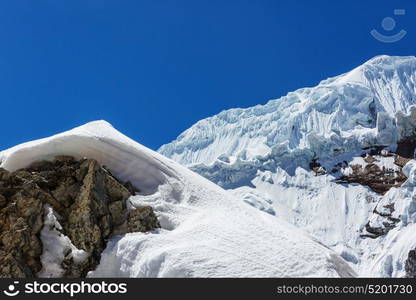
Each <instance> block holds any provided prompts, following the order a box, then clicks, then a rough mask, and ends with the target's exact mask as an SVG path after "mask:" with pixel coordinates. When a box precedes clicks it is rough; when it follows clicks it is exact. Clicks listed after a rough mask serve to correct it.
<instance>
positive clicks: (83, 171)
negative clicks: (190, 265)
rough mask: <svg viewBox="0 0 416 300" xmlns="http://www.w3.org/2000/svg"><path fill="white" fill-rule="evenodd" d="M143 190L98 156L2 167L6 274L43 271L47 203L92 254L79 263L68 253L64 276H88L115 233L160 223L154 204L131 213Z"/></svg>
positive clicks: (1, 257)
mask: <svg viewBox="0 0 416 300" xmlns="http://www.w3.org/2000/svg"><path fill="white" fill-rule="evenodd" d="M137 191H138V189H137V188H135V187H134V186H133V185H132V184H131V183H129V182H128V183H122V182H119V181H118V180H117V179H116V178H115V177H113V175H112V174H111V172H110V171H109V170H108V169H106V168H104V167H101V166H100V165H99V164H98V162H97V161H96V160H94V159H82V160H75V159H74V158H73V157H70V156H58V157H56V158H55V159H54V160H53V161H41V162H36V163H33V164H32V165H30V166H29V167H28V168H25V169H20V170H17V171H15V172H13V173H9V172H8V171H6V170H4V169H0V266H1V267H0V272H1V273H0V277H35V276H36V274H37V273H38V272H39V271H40V270H41V269H42V265H41V261H40V255H41V254H42V243H41V240H40V239H39V235H40V231H41V230H42V226H43V221H44V205H50V206H51V207H52V208H53V210H54V211H55V212H56V213H57V214H59V215H60V217H61V218H60V220H59V223H60V225H61V227H62V234H64V235H66V236H68V237H69V239H70V240H71V242H72V244H73V245H74V246H75V247H76V248H77V249H80V250H84V251H85V252H86V253H87V254H88V257H87V258H86V259H85V260H83V261H78V260H77V261H75V260H74V259H73V255H72V253H71V251H69V252H68V253H66V256H65V259H64V261H63V262H62V268H63V269H64V271H65V272H64V277H84V276H85V275H86V274H87V272H88V271H90V270H93V269H94V268H95V267H96V266H97V264H98V263H99V261H100V256H101V252H102V251H103V250H104V248H105V246H106V241H107V239H108V238H110V237H111V236H113V235H115V234H124V233H127V232H135V231H140V232H145V231H148V230H151V229H153V228H158V227H160V225H159V222H158V220H157V218H156V216H155V215H154V213H153V209H152V208H151V207H150V206H144V207H138V208H137V209H135V210H132V211H131V212H130V213H129V212H128V211H127V205H126V200H127V199H128V198H129V197H130V196H131V195H132V194H134V193H136V192H137Z"/></svg>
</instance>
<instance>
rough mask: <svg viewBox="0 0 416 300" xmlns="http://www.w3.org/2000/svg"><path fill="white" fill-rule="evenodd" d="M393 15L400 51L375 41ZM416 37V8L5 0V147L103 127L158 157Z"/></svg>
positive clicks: (1, 144) (193, 0)
mask: <svg viewBox="0 0 416 300" xmlns="http://www.w3.org/2000/svg"><path fill="white" fill-rule="evenodd" d="M395 8H403V9H406V10H407V14H406V15H404V16H394V15H393V9H395ZM388 16H391V17H394V18H395V20H396V21H397V27H396V28H395V30H393V31H391V32H393V33H396V32H398V31H399V30H400V29H402V28H403V29H405V30H407V31H408V35H407V36H406V37H405V38H404V39H403V40H401V41H399V42H397V43H394V44H384V43H380V42H378V41H376V40H375V39H373V38H372V37H371V36H370V33H369V32H370V30H371V29H373V28H375V29H378V30H379V31H380V32H381V33H386V31H383V28H382V27H381V21H382V20H383V18H385V17H388ZM415 37H416V1H413V0H408V1H393V0H389V1H382V0H372V1H371V0H366V1H364V0H360V1H358V0H349V1H323V0H319V1H318V0H315V1H314V0H304V1H294V0H290V1H289V0H285V1H283V0H264V1H260V0H255V1H254V0H251V1H245V0H220V1H217V0H206V1H205V0H188V1H185V0H183V1H180V0H179V1H178V0H175V1H173V0H171V1H169V0H164V1H162V0H142V1H139V0H135V1H129V0H123V1H116V0H112V1H104V0H95V1H88V0H65V1H63V0H48V1H47V0H36V1H34V0H31V1H24V0H13V1H12V0H9V1H6V0H4V1H0V41H1V46H0V103H1V106H0V112H1V117H0V130H1V135H0V136H1V138H0V149H5V148H7V147H10V146H13V145H15V144H17V143H20V142H23V141H28V140H32V139H35V138H40V137H44V136H48V135H51V134H53V133H57V132H60V131H63V130H67V129H70V128H72V127H74V126H77V125H81V124H83V123H85V122H88V121H92V120H96V119H105V120H107V121H109V122H110V123H112V124H113V125H114V126H115V127H116V128H118V129H119V130H121V131H122V132H124V133H125V134H127V135H129V136H130V137H132V138H134V139H135V140H137V141H139V142H140V143H142V144H144V145H146V146H148V147H150V148H153V149H157V148H158V147H159V146H160V145H161V144H164V143H166V142H169V141H171V140H172V139H174V138H176V137H177V136H178V135H179V134H180V133H181V132H182V131H183V130H185V129H186V128H188V127H189V126H191V125H192V124H193V123H195V122H196V121H198V120H200V119H202V118H205V117H208V116H211V115H213V114H216V113H218V112H220V111H221V110H223V109H227V108H233V107H248V106H252V105H255V104H259V103H265V102H266V101H267V100H268V99H273V98H278V97H280V96H282V95H284V94H286V93H287V92H289V91H292V90H295V89H297V88H301V87H305V86H313V85H316V84H317V83H318V82H319V81H320V80H321V79H325V78H327V77H330V76H334V75H338V74H340V73H342V72H345V71H347V70H349V69H351V68H353V67H355V66H357V65H359V64H361V63H363V62H364V61H366V60H368V59H369V58H371V57H373V56H375V55H379V54H389V55H415V54H416V53H415V50H416V49H415V48H416V42H415V41H416V39H415Z"/></svg>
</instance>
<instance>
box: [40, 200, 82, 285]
mask: <svg viewBox="0 0 416 300" xmlns="http://www.w3.org/2000/svg"><path fill="white" fill-rule="evenodd" d="M56 215H57V213H56V212H54V210H53V209H52V207H50V206H49V205H45V218H44V219H45V220H44V226H43V228H42V231H41V233H40V238H41V241H42V248H43V253H42V255H41V263H42V270H41V271H40V272H39V273H38V274H37V276H39V277H47V278H58V277H62V276H63V274H64V270H63V269H62V266H61V264H62V261H63V260H64V259H65V255H68V257H71V258H72V259H73V260H74V262H75V263H80V262H82V261H84V260H85V259H87V258H88V253H87V252H85V251H84V250H80V249H77V247H75V246H74V245H73V244H72V242H71V240H70V239H69V238H68V237H67V236H65V235H63V234H62V233H61V232H60V231H61V230H62V227H61V224H59V222H58V220H57V217H56Z"/></svg>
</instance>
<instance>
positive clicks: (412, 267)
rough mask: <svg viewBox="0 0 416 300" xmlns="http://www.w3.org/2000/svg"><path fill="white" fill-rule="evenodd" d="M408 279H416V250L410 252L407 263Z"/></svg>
mask: <svg viewBox="0 0 416 300" xmlns="http://www.w3.org/2000/svg"><path fill="white" fill-rule="evenodd" d="M405 270H406V277H407V278H416V249H414V250H410V251H409V254H408V256H407V259H406V263H405Z"/></svg>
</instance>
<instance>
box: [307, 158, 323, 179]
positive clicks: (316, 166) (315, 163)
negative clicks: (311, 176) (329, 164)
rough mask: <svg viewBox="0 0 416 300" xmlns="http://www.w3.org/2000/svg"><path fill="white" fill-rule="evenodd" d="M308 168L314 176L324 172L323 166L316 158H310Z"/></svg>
mask: <svg viewBox="0 0 416 300" xmlns="http://www.w3.org/2000/svg"><path fill="white" fill-rule="evenodd" d="M309 168H310V169H311V170H312V171H313V172H314V173H315V176H320V175H325V174H326V170H325V168H324V167H323V166H321V164H320V163H319V162H318V160H317V159H312V161H311V162H310V163H309Z"/></svg>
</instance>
